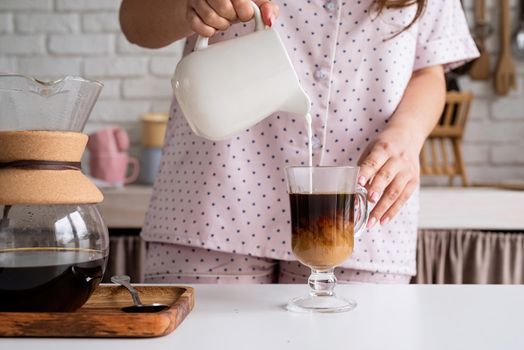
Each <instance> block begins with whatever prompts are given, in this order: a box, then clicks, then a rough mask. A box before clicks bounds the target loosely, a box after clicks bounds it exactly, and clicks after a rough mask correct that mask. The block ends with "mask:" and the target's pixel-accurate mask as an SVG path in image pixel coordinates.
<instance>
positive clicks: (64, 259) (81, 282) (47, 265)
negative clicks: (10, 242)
mask: <svg viewBox="0 0 524 350" xmlns="http://www.w3.org/2000/svg"><path fill="white" fill-rule="evenodd" d="M106 261H107V255H106V254H105V253H104V252H102V251H97V250H90V249H68V248H27V249H23V248H21V249H12V250H9V249H4V250H3V251H2V250H0V311H49V312H65V311H74V310H76V309H78V308H79V307H81V306H82V305H83V304H84V303H85V302H86V301H87V299H88V298H89V297H90V296H91V293H92V292H93V291H94V290H95V288H96V287H97V286H98V284H99V283H100V281H101V280H102V276H103V273H104V270H105V265H106Z"/></svg>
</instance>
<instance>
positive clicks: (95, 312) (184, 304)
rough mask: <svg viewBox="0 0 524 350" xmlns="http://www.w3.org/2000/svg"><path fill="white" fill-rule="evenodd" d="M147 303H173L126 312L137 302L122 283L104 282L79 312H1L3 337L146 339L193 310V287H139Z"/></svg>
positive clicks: (171, 327)
mask: <svg viewBox="0 0 524 350" xmlns="http://www.w3.org/2000/svg"><path fill="white" fill-rule="evenodd" d="M135 287H136V289H137V290H138V292H139V294H140V299H142V302H143V303H144V304H149V303H161V304H166V305H170V307H169V308H168V309H166V310H164V311H161V312H156V313H125V312H123V311H121V310H120V308H122V307H124V306H129V305H132V304H133V300H132V299H131V294H129V292H128V291H127V290H126V289H125V288H123V287H120V286H116V285H100V286H99V287H98V288H97V289H96V291H95V292H94V293H93V295H92V296H91V298H90V299H89V300H88V301H87V303H86V304H85V305H84V306H83V307H82V308H80V309H79V310H77V311H76V312H35V313H30V312H0V336H2V337H89V338H99V337H100V338H146V337H159V336H163V335H166V334H169V333H171V332H173V331H174V330H175V328H176V327H177V326H178V325H179V324H180V323H181V322H182V321H183V320H184V318H185V317H186V316H187V315H188V314H189V312H191V310H192V309H193V305H194V303H195V297H194V290H193V288H191V287H175V286H135Z"/></svg>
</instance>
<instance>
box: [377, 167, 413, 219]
mask: <svg viewBox="0 0 524 350" xmlns="http://www.w3.org/2000/svg"><path fill="white" fill-rule="evenodd" d="M380 171H382V169H381V170H380ZM380 171H379V172H378V174H380ZM378 174H377V176H378ZM375 178H376V177H375ZM391 180H392V181H391ZM391 180H390V182H389V183H388V186H387V188H386V189H385V190H384V194H383V195H382V197H381V198H380V200H379V201H378V203H377V204H376V205H375V207H374V208H373V210H372V211H371V213H370V215H369V221H368V228H371V227H373V226H374V225H375V224H376V223H378V222H380V223H381V224H386V223H387V221H388V220H386V218H387V217H389V218H391V216H386V215H385V214H386V213H388V215H389V213H390V210H391V208H392V207H394V206H398V205H399V203H400V202H402V204H403V203H404V202H405V201H406V200H407V199H405V198H404V197H403V196H405V195H406V189H407V185H408V183H410V180H411V177H410V175H409V174H408V173H407V172H400V173H398V174H396V175H395V177H394V178H393V179H391ZM373 182H375V180H373ZM409 195H411V193H409ZM408 198H409V197H408ZM400 206H401V205H400ZM395 209H396V207H395ZM399 209H400V207H399Z"/></svg>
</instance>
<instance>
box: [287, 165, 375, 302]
mask: <svg viewBox="0 0 524 350" xmlns="http://www.w3.org/2000/svg"><path fill="white" fill-rule="evenodd" d="M357 176H358V167H349V166H342V167H307V166H298V167H288V168H286V177H287V182H288V190H289V201H290V207H291V229H292V230H291V234H292V236H291V246H292V250H293V254H294V255H295V257H296V258H297V259H298V260H299V261H300V262H301V263H302V264H304V265H306V266H308V267H310V268H311V276H310V277H309V281H308V283H309V287H310V288H311V290H310V292H309V295H308V296H305V297H299V298H295V299H292V300H291V301H290V302H289V303H288V304H287V306H286V308H287V309H288V310H289V311H296V312H343V311H348V310H351V309H354V308H355V307H356V303H355V301H353V300H346V299H342V298H339V297H337V296H336V295H335V292H334V289H335V285H336V283H337V279H336V277H335V274H334V269H335V267H336V266H339V265H341V264H342V263H343V262H344V261H345V260H347V259H348V258H349V256H350V255H351V253H352V252H353V243H354V238H355V237H358V236H359V235H360V234H361V232H362V231H363V230H364V229H365V227H366V224H367V221H368V202H367V192H366V190H365V189H364V188H363V187H361V186H359V185H357Z"/></svg>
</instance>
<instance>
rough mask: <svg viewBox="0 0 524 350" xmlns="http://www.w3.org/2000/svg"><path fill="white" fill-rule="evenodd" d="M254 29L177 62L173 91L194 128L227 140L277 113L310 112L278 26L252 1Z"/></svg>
mask: <svg viewBox="0 0 524 350" xmlns="http://www.w3.org/2000/svg"><path fill="white" fill-rule="evenodd" d="M253 9H254V11H255V23H256V26H255V31H254V32H253V33H250V34H248V35H244V36H242V37H239V38H235V39H231V40H227V41H223V42H219V43H216V44H213V45H209V46H208V39H207V38H204V37H201V36H199V37H198V38H197V41H196V44H195V50H194V52H192V53H190V54H189V55H187V56H186V57H184V58H183V59H182V60H181V61H180V63H179V64H178V66H177V68H176V71H175V75H174V77H173V79H172V81H171V82H172V85H173V89H174V91H175V96H176V98H177V100H178V103H179V105H180V108H181V109H182V112H183V114H184V116H185V118H186V119H187V122H188V123H189V125H190V127H191V129H192V130H193V132H194V133H195V134H197V135H199V136H202V137H205V138H207V139H210V140H225V139H228V138H230V137H231V136H233V135H235V134H237V133H239V132H241V131H243V130H245V129H247V128H249V127H251V126H253V125H255V124H256V123H258V122H260V121H261V120H262V119H264V118H266V117H268V116H269V115H271V114H272V113H275V112H290V113H294V114H297V115H302V116H304V117H306V115H308V113H309V110H310V101H309V98H308V96H307V95H306V93H305V92H304V90H303V89H302V87H301V86H300V84H299V82H298V77H297V74H296V72H295V70H294V69H293V66H292V64H291V60H290V59H289V56H288V54H287V52H286V50H285V48H284V45H283V44H282V40H281V39H280V36H279V35H278V33H277V32H276V30H274V29H272V28H269V27H266V26H264V23H263V22H262V17H261V15H260V9H259V8H258V6H257V5H255V4H254V3H253Z"/></svg>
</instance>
